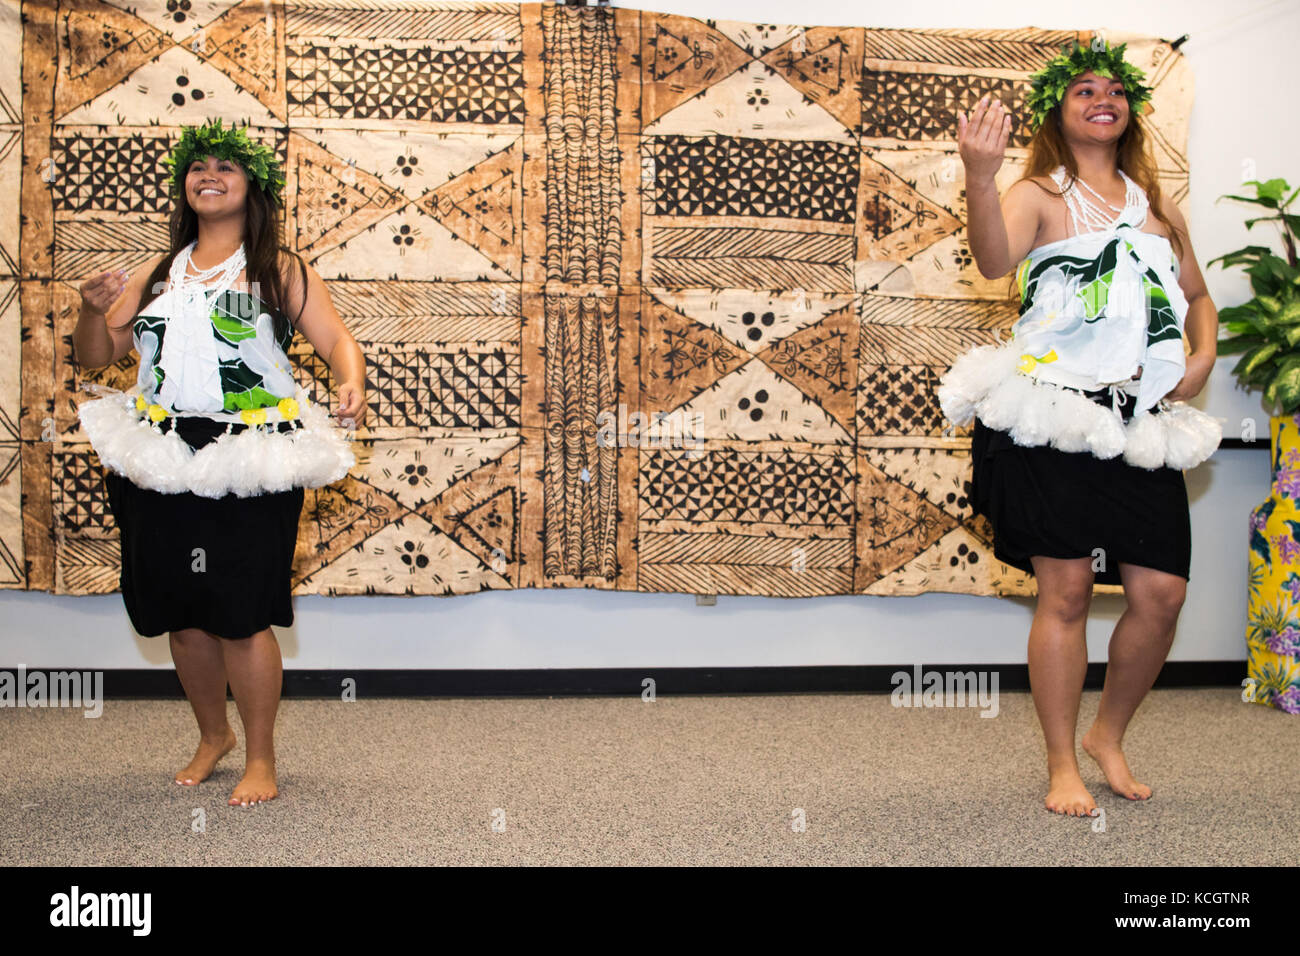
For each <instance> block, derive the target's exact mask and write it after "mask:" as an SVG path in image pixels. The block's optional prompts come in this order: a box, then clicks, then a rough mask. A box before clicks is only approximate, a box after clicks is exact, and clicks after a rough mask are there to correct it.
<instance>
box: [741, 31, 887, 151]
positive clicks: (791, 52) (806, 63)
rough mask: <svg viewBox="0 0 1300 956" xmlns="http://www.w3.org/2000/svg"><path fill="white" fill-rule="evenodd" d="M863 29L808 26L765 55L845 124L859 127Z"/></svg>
mask: <svg viewBox="0 0 1300 956" xmlns="http://www.w3.org/2000/svg"><path fill="white" fill-rule="evenodd" d="M863 36H864V34H863V31H861V30H849V31H841V30H837V29H834V28H833V27H809V28H808V29H807V30H806V31H804V32H800V33H798V34H796V35H795V36H794V37H792V38H791V39H790V40H788V41H786V42H785V43H784V44H782V45H781V46H780V47H779V48H777V49H774V50H770V51H768V52H767V53H766V54H764V56H763V62H764V63H766V64H767V65H768V66H771V67H772V68H774V69H776V70H779V71H780V72H781V74H782V75H783V76H784V77H785V78H786V80H787V81H789V83H790V85H791V86H793V87H794V88H795V89H797V90H799V91H800V92H801V93H803V95H804V96H806V97H808V99H810V100H812V101H813V102H814V103H817V104H819V105H821V106H822V107H824V108H825V109H826V111H827V112H829V113H830V114H831V115H832V116H834V117H835V118H836V119H837V120H839V121H840V122H841V123H842V124H844V126H846V127H847V128H849V129H851V130H856V129H857V128H858V126H859V125H860V124H861V122H862V98H861V96H860V93H859V89H858V81H859V79H860V78H861V76H862V55H863Z"/></svg>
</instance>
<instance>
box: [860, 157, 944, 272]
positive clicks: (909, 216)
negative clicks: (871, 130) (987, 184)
mask: <svg viewBox="0 0 1300 956" xmlns="http://www.w3.org/2000/svg"><path fill="white" fill-rule="evenodd" d="M961 227H962V223H961V220H959V219H957V218H956V217H955V216H953V215H952V213H950V212H948V210H946V209H944V208H943V207H942V206H940V205H938V204H937V203H934V202H931V201H930V200H929V199H927V198H925V197H924V196H922V195H921V194H920V193H919V192H917V191H916V190H915V189H914V188H913V187H912V186H911V185H910V184H909V183H907V182H906V181H905V180H903V179H902V178H901V177H899V176H897V175H895V174H894V173H893V172H891V171H890V170H889V169H887V168H886V167H885V166H884V165H883V164H882V163H880V162H878V161H877V160H875V159H873V158H872V157H871V156H868V155H867V153H866V151H865V150H864V151H863V153H862V179H861V185H860V187H859V189H858V254H857V257H858V259H860V260H868V259H871V260H877V261H878V260H882V259H888V260H892V261H895V262H899V261H902V260H905V259H910V258H912V257H913V256H915V255H916V254H917V253H919V252H921V251H922V250H923V249H925V248H926V247H927V246H930V245H933V244H934V243H935V242H938V241H939V240H940V239H942V238H943V237H944V236H949V235H951V234H952V233H954V232H956V231H957V230H958V229H960V228H961Z"/></svg>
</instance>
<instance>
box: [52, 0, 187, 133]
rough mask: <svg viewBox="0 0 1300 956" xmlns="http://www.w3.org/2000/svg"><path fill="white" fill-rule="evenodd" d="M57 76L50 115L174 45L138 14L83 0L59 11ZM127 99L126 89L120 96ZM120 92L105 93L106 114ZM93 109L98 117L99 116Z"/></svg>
mask: <svg viewBox="0 0 1300 956" xmlns="http://www.w3.org/2000/svg"><path fill="white" fill-rule="evenodd" d="M58 31H59V43H60V44H61V45H62V47H63V50H64V51H65V54H66V55H64V56H60V57H59V61H60V66H59V76H58V79H57V80H56V81H55V84H54V116H55V118H56V119H61V118H62V117H63V116H64V115H65V114H67V113H68V112H69V111H70V110H73V109H75V108H77V107H78V106H80V105H81V104H83V103H85V102H87V101H89V100H92V99H95V98H96V97H98V96H100V95H101V94H103V93H105V92H107V91H109V90H112V89H113V88H114V87H115V86H117V84H118V83H119V82H121V81H122V80H123V79H125V78H126V77H128V76H130V75H131V73H132V72H134V71H135V70H136V69H138V68H139V67H141V66H143V65H144V64H146V63H148V62H149V61H150V60H153V59H154V58H156V57H157V56H158V55H159V54H160V53H162V52H163V51H164V50H165V49H167V48H168V47H170V46H171V45H172V41H171V39H170V38H169V37H167V36H166V35H164V34H163V33H161V32H159V31H158V30H157V29H155V28H154V27H152V26H150V25H149V24H148V23H146V22H145V21H144V20H142V19H140V18H139V17H136V16H132V15H131V14H129V13H126V12H124V11H122V10H118V9H117V8H116V7H111V6H109V5H108V4H106V3H100V2H99V0H86V2H84V3H79V4H77V5H76V6H75V7H73V8H72V9H70V10H68V12H67V13H64V14H63V15H62V16H60V17H59V22H58ZM121 98H122V99H125V91H124V95H123V96H122V97H121ZM118 99H119V98H109V99H108V100H107V101H106V105H107V106H109V107H110V112H109V115H112V114H114V113H116V112H117V101H118ZM104 115H105V114H104V113H102V112H97V117H96V119H95V122H96V123H102V122H103V116H104Z"/></svg>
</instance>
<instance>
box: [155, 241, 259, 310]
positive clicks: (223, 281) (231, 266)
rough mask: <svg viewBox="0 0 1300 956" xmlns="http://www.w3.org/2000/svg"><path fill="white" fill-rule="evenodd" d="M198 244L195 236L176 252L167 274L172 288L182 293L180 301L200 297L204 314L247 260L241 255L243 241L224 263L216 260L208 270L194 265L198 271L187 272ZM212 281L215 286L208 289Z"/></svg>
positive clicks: (232, 282) (230, 283)
mask: <svg viewBox="0 0 1300 956" xmlns="http://www.w3.org/2000/svg"><path fill="white" fill-rule="evenodd" d="M197 245H198V240H197V239H196V240H194V241H193V242H191V243H190V244H189V245H188V246H186V247H185V248H184V249H182V250H181V251H180V252H178V253H176V258H175V259H173V260H172V265H171V269H170V270H169V271H168V274H167V277H168V279H170V280H171V284H172V288H173V289H175V290H176V291H178V292H180V293H181V298H182V299H183V300H190V299H193V298H198V297H200V296H201V297H202V298H203V300H204V311H205V313H206V312H207V310H208V308H210V307H211V305H212V303H213V302H215V301H216V300H217V298H218V297H219V296H221V295H223V294H224V293H225V292H226V291H227V290H228V289H229V288H230V287H231V286H232V285H233V284H234V282H235V278H236V277H237V276H238V275H239V273H241V272H243V271H244V266H245V265H246V264H247V259H246V258H245V256H244V244H243V243H242V242H241V243H240V244H239V248H238V249H236V250H235V251H234V252H233V253H231V255H230V257H229V258H228V259H226V260H225V261H224V262H218V263H217V264H216V265H215V266H213V267H212V268H210V269H198V267H197V266H195V268H196V269H198V272H197V273H195V274H194V275H190V274H189V268H190V265H191V264H192V263H191V261H190V256H191V255H192V254H193V252H194V247H195V246H197ZM214 280H215V285H214V286H213V287H212V288H211V289H209V288H208V283H210V282H214Z"/></svg>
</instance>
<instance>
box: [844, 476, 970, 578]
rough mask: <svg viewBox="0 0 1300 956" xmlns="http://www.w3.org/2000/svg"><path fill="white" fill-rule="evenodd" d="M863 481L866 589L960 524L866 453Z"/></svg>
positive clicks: (860, 573) (861, 566)
mask: <svg viewBox="0 0 1300 956" xmlns="http://www.w3.org/2000/svg"><path fill="white" fill-rule="evenodd" d="M858 483H859V484H858V503H859V513H858V546H857V550H858V568H857V581H856V589H857V590H858V591H859V592H863V591H866V590H867V589H868V588H869V587H870V586H871V585H872V584H874V583H875V582H876V581H878V580H880V579H881V578H883V577H884V576H885V575H887V574H889V573H890V572H892V571H895V570H897V569H898V568H900V567H902V566H903V565H905V564H907V563H908V562H909V561H911V560H912V559H913V558H915V557H916V556H917V555H919V554H921V553H922V552H923V551H925V550H926V549H927V548H929V547H930V546H931V545H932V544H934V543H935V542H936V541H938V540H939V539H940V538H941V537H943V535H945V534H947V533H948V532H949V531H951V530H952V529H953V528H955V527H957V520H956V519H955V518H953V517H952V516H951V515H949V514H946V513H945V512H944V511H943V510H942V509H940V508H937V507H935V506H934V505H933V504H931V503H930V502H929V501H927V500H926V498H925V497H924V496H923V495H921V494H919V493H918V492H916V491H914V490H913V489H911V488H908V487H907V486H906V485H904V484H903V483H902V482H899V481H896V480H894V479H892V478H890V477H889V476H888V475H886V474H885V473H884V472H883V471H881V470H880V469H879V468H877V467H875V466H874V465H872V464H871V463H870V461H869V460H868V459H867V458H866V457H865V456H861V455H860V456H859V458H858Z"/></svg>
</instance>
